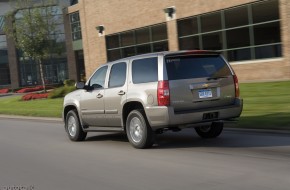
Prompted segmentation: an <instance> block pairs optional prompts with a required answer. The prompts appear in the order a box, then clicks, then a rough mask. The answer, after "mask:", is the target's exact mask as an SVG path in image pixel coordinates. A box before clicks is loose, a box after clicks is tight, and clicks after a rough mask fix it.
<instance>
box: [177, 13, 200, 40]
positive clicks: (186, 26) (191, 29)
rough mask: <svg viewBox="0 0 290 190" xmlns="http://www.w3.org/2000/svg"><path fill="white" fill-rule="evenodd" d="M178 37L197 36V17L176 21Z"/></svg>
mask: <svg viewBox="0 0 290 190" xmlns="http://www.w3.org/2000/svg"><path fill="white" fill-rule="evenodd" d="M177 27H178V35H179V36H187V35H191V34H197V33H198V31H197V17H193V18H190V19H184V20H180V21H178V26H177Z"/></svg>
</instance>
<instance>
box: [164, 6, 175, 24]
mask: <svg viewBox="0 0 290 190" xmlns="http://www.w3.org/2000/svg"><path fill="white" fill-rule="evenodd" d="M163 11H164V13H165V14H166V20H167V21H170V20H174V19H175V13H176V9H175V7H174V6H172V7H167V8H165V9H163Z"/></svg>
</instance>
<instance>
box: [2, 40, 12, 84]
mask: <svg viewBox="0 0 290 190" xmlns="http://www.w3.org/2000/svg"><path fill="white" fill-rule="evenodd" d="M8 84H10V71H9V63H8V51H7V41H6V35H0V86H1V85H8Z"/></svg>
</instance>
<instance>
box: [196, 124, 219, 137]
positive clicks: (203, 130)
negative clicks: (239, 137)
mask: <svg viewBox="0 0 290 190" xmlns="http://www.w3.org/2000/svg"><path fill="white" fill-rule="evenodd" d="M223 128H224V124H223V123H222V122H213V123H212V124H211V125H210V126H201V127H196V128H195V131H196V133H197V134H198V135H199V136H200V137H202V138H215V137H218V136H219V135H220V134H221V133H222V131H223Z"/></svg>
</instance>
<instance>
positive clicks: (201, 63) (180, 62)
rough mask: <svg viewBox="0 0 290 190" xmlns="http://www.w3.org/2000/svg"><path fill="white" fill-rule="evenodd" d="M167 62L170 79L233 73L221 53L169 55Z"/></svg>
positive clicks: (225, 75)
mask: <svg viewBox="0 0 290 190" xmlns="http://www.w3.org/2000/svg"><path fill="white" fill-rule="evenodd" d="M165 62H166V69H167V74H168V79H169V80H180V79H191V78H205V77H207V78H211V77H213V78H215V77H217V78H218V77H227V76H229V75H231V71H230V69H229V67H228V65H227V64H226V62H225V61H224V60H223V59H222V57H221V56H219V55H201V56H197V55H194V56H177V57H168V58H165Z"/></svg>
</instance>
